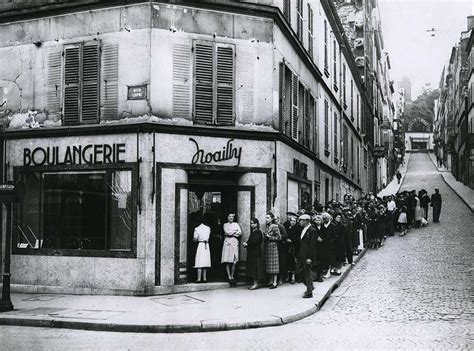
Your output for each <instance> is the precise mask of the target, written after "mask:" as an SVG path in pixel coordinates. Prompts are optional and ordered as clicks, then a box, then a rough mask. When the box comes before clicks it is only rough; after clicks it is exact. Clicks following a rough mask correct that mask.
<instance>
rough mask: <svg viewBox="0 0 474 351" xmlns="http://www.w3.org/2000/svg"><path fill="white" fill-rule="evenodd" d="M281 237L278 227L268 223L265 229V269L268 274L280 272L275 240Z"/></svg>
mask: <svg viewBox="0 0 474 351" xmlns="http://www.w3.org/2000/svg"><path fill="white" fill-rule="evenodd" d="M280 239H281V234H280V229H279V228H278V225H276V224H270V225H269V226H267V227H266V229H265V270H266V272H267V273H268V274H278V273H280V264H279V260H278V246H277V242H278V240H280Z"/></svg>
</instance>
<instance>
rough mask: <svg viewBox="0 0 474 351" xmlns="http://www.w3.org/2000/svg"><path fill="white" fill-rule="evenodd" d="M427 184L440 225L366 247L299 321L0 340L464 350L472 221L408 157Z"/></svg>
mask: <svg viewBox="0 0 474 351" xmlns="http://www.w3.org/2000/svg"><path fill="white" fill-rule="evenodd" d="M435 187H438V188H439V189H440V193H441V194H442V197H443V208H442V213H441V223H430V224H429V226H428V227H426V228H422V229H412V230H411V231H410V232H409V234H408V235H407V236H405V237H399V236H394V237H390V238H388V240H387V242H386V244H385V246H383V247H382V248H381V249H379V250H371V251H369V252H368V253H367V254H366V256H365V257H364V258H363V259H362V260H361V261H360V262H359V264H358V265H357V266H356V267H355V269H354V270H353V271H352V272H351V273H350V274H349V276H348V278H347V279H346V280H345V281H344V283H343V284H342V285H341V287H340V288H339V289H337V290H336V291H335V292H334V293H333V294H332V295H331V297H330V299H329V300H328V301H327V302H326V304H325V305H324V306H323V308H322V309H321V310H320V311H319V312H317V313H316V314H314V315H312V316H310V317H308V318H306V319H303V320H301V321H299V322H296V323H293V324H289V325H286V326H282V327H275V328H263V329H252V330H244V331H230V332H216V333H202V334H134V333H107V332H105V333H104V332H103V333H100V332H91V331H79V330H64V329H63V330H60V329H45V328H24V327H4V326H2V333H1V335H0V341H1V343H2V345H7V346H8V345H11V348H12V349H13V346H12V345H16V346H15V347H14V348H15V349H18V348H19V346H20V347H22V348H25V349H37V348H40V349H43V348H48V349H76V348H80V349H94V348H98V347H99V348H106V349H155V348H156V349H158V348H159V349H195V348H199V349H236V348H239V349H315V348H318V349H320V348H324V349H338V348H339V349H340V348H344V349H348V348H351V349H353V348H357V349H368V348H372V349H380V348H399V349H420V348H429V349H438V350H441V349H472V346H473V342H474V335H473V330H474V329H473V327H474V323H473V316H474V303H473V301H472V296H471V295H472V291H471V289H472V267H473V260H472V253H471V251H472V247H473V238H472V228H473V225H474V219H473V216H472V214H471V213H470V211H469V210H468V209H467V207H466V206H465V205H464V204H463V203H462V201H461V200H460V199H459V198H458V197H457V195H456V194H455V193H454V192H452V191H451V189H450V188H449V187H448V186H447V185H446V184H445V183H444V181H443V179H442V177H441V175H440V174H439V173H438V172H437V171H436V170H435V168H434V166H433V164H432V163H431V161H430V159H429V157H428V156H427V155H426V154H413V155H412V156H411V158H410V163H409V166H408V173H407V175H406V178H405V181H404V184H403V186H402V190H411V189H416V190H420V189H421V188H424V189H426V190H427V191H428V192H429V193H430V194H431V193H432V192H433V189H434V188H435ZM430 216H431V213H430ZM270 293H271V291H269V294H270ZM255 308H258V306H255ZM25 335H28V337H26V338H25V337H24V336H25ZM19 338H21V340H22V341H21V343H20V344H18V340H19ZM98 340H100V344H98Z"/></svg>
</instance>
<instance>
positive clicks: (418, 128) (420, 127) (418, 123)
mask: <svg viewBox="0 0 474 351" xmlns="http://www.w3.org/2000/svg"><path fill="white" fill-rule="evenodd" d="M430 130H431V125H430V123H428V122H427V121H426V120H424V119H423V118H415V119H412V120H411V121H410V122H409V123H408V131H409V132H429V131H430Z"/></svg>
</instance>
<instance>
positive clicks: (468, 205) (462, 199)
mask: <svg viewBox="0 0 474 351" xmlns="http://www.w3.org/2000/svg"><path fill="white" fill-rule="evenodd" d="M428 156H429V157H430V160H431V162H433V164H434V166H435V167H436V169H437V170H438V171H439V172H440V173H441V177H442V178H443V180H444V182H445V183H446V184H447V185H448V186H449V188H450V189H451V190H452V191H453V192H454V193H455V194H456V195H457V196H458V197H459V198H460V199H461V201H462V202H464V204H465V205H466V206H467V208H468V209H469V210H471V212H474V208H473V207H472V206H471V204H469V202H467V201H466V199H465V198H463V197H462V196H461V194H459V193H458V192H457V191H456V189H454V187H453V186H452V185H451V184H449V182H448V181H447V180H446V178H445V177H444V172H449V171H442V170H440V169H439V168H438V166H437V165H436V163H435V162H434V160H433V158H432V157H431V156H430V155H428Z"/></svg>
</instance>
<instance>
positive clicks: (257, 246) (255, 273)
mask: <svg viewBox="0 0 474 351" xmlns="http://www.w3.org/2000/svg"><path fill="white" fill-rule="evenodd" d="M262 242H263V234H262V232H261V230H260V229H258V228H257V229H255V230H252V232H251V233H250V236H249V238H248V240H247V275H248V276H249V277H250V278H252V279H261V278H262V277H263V262H262Z"/></svg>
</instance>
